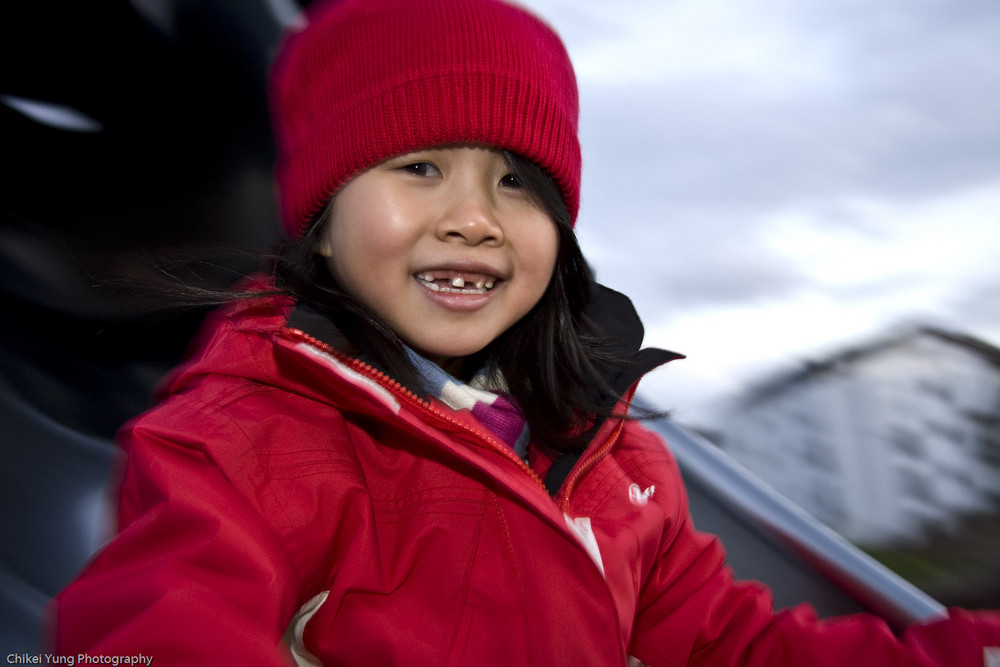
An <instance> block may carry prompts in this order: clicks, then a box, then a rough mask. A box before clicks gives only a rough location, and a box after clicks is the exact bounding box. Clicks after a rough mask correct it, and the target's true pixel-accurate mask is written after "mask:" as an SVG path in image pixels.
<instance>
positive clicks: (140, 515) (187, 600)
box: [51, 419, 298, 666]
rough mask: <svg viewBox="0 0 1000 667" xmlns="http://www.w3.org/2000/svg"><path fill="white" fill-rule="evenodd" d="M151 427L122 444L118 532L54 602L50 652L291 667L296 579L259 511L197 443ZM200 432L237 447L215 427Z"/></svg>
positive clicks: (230, 433)
mask: <svg viewBox="0 0 1000 667" xmlns="http://www.w3.org/2000/svg"><path fill="white" fill-rule="evenodd" d="M158 423H159V424H160V426H159V427H156V426H144V425H143V423H142V422H141V421H140V422H139V424H138V425H136V426H133V427H132V428H131V429H129V430H128V431H126V432H125V433H123V435H122V437H121V440H122V444H123V447H124V449H125V450H126V451H127V453H128V460H127V465H126V472H125V476H124V481H123V486H122V490H121V497H120V507H119V523H120V526H119V528H120V531H119V534H118V536H117V537H116V538H115V539H113V540H112V541H111V542H110V543H109V544H108V545H107V546H106V547H105V548H104V549H103V551H102V552H101V553H100V554H99V555H98V556H97V558H96V559H95V560H94V561H93V562H92V563H91V564H90V565H89V566H88V568H87V569H85V570H84V572H83V573H82V575H81V576H80V577H79V578H78V579H77V580H76V581H75V582H73V583H72V584H71V585H70V586H69V587H68V588H67V589H65V590H64V591H63V592H61V593H60V594H59V595H58V596H57V597H56V600H55V602H54V605H53V608H52V610H51V611H52V612H53V615H54V621H55V627H54V637H53V640H54V648H55V651H56V653H58V654H61V655H73V656H76V655H78V654H89V655H100V656H124V655H132V656H135V655H144V656H150V657H152V658H153V659H154V664H159V665H192V666H196V665H248V666H249V665H260V666H263V665H268V666H272V665H288V664H290V661H291V657H290V653H289V652H288V650H287V648H285V647H284V646H283V643H282V636H283V634H284V631H285V628H286V625H287V623H288V622H289V619H290V618H291V616H292V614H293V613H294V610H295V608H296V606H297V600H296V599H295V598H296V593H295V591H296V590H297V589H298V585H297V582H296V581H295V580H294V577H293V571H294V569H295V568H293V567H292V565H291V563H290V559H289V558H288V556H287V554H286V551H285V549H284V547H283V544H282V542H281V540H280V539H279V536H278V534H277V532H276V530H275V528H274V527H273V526H271V525H270V524H269V523H268V522H266V521H265V520H264V519H263V518H262V517H263V513H262V511H261V508H260V502H261V501H260V500H259V499H255V498H253V497H251V496H248V494H247V493H246V492H245V490H241V489H238V488H237V486H236V485H234V483H233V481H232V479H231V477H232V474H231V473H232V471H226V470H224V468H223V467H220V466H219V465H218V464H217V462H216V461H214V460H212V456H211V455H210V454H209V452H208V451H206V449H205V447H204V446H202V443H199V442H198V441H197V440H196V439H195V438H192V437H191V436H189V435H187V434H185V432H184V431H183V430H181V429H175V428H170V427H168V426H164V424H165V423H169V422H166V421H165V420H163V419H161V420H159V422H158ZM199 432H204V433H210V434H211V435H210V436H207V437H212V438H213V440H214V441H226V440H230V441H235V440H238V439H239V438H240V434H239V433H238V432H237V430H236V429H230V430H225V429H224V428H223V427H222V426H220V423H219V422H217V421H216V422H210V423H205V424H204V429H203V430H201V429H199ZM231 444H232V445H233V447H234V448H236V447H242V448H247V447H249V444H248V443H246V442H245V441H240V442H232V443H231Z"/></svg>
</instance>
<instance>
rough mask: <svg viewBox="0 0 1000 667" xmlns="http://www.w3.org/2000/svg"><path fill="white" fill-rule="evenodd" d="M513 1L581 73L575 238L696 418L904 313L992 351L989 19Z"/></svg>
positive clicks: (995, 207)
mask: <svg viewBox="0 0 1000 667" xmlns="http://www.w3.org/2000/svg"><path fill="white" fill-rule="evenodd" d="M528 4H529V6H532V7H534V8H535V9H536V11H538V12H539V13H541V14H542V16H544V17H546V18H547V19H548V20H549V21H550V22H551V23H552V24H553V25H554V26H555V28H556V29H557V30H558V31H560V32H561V34H563V36H564V38H565V39H566V41H567V44H568V48H569V50H570V54H571V56H572V57H573V58H574V62H575V64H576V66H577V70H578V75H579V78H580V86H581V105H582V117H581V140H582V143H583V150H584V183H583V206H582V212H581V218H580V222H579V224H578V230H579V235H580V237H581V243H582V245H583V246H584V250H585V252H586V253H587V255H588V257H589V258H590V259H591V261H592V262H593V263H594V264H595V266H596V269H597V272H598V275H599V277H600V278H601V279H602V280H604V281H605V282H607V283H608V284H610V285H611V286H612V287H615V288H616V289H620V290H621V291H624V292H625V293H627V294H629V295H630V296H632V297H633V299H634V300H635V301H636V303H637V306H638V307H639V311H640V314H641V315H642V316H643V318H644V319H645V320H646V322H647V329H648V330H649V331H650V338H651V339H655V342H656V343H657V344H663V345H666V346H676V347H681V348H683V349H682V350H681V351H688V352H692V353H693V354H692V358H691V360H689V361H687V362H684V364H686V365H687V367H688V368H692V369H696V368H697V369H700V370H691V371H677V370H673V369H671V370H670V371H669V373H668V374H670V375H672V377H674V378H675V380H676V379H677V378H678V377H680V376H685V374H687V375H688V376H689V377H688V379H689V382H687V384H688V385H689V386H690V387H693V386H694V385H695V384H696V381H697V380H698V378H700V379H701V380H702V381H703V383H704V384H703V385H702V387H701V388H700V389H699V390H697V391H695V390H691V391H689V392H686V395H687V396H690V397H694V398H691V400H692V401H693V402H694V403H701V402H703V401H704V400H707V398H706V397H708V396H709V395H712V394H713V392H722V391H724V390H727V389H728V390H731V389H732V388H733V385H732V381H731V379H732V378H733V377H735V376H739V377H743V376H744V375H745V370H746V368H748V365H747V363H744V362H741V359H743V360H747V359H752V360H754V361H753V362H752V363H750V365H751V366H754V367H756V366H757V365H758V364H764V363H768V362H769V360H770V363H782V361H781V358H780V357H779V356H778V354H777V352H776V349H784V350H792V351H808V350H818V349H821V348H823V347H824V346H827V347H829V346H831V345H835V343H836V342H837V341H846V342H849V341H850V339H851V337H854V336H858V335H868V334H871V333H877V331H878V329H879V328H880V327H883V326H889V325H891V323H893V322H895V321H899V320H901V319H906V318H912V317H924V316H926V317H936V318H941V319H942V320H945V321H946V322H945V323H949V322H950V323H951V325H952V327H951V328H956V329H959V330H962V329H964V328H971V327H975V328H976V331H983V332H995V333H996V335H997V338H996V339H995V340H994V342H1000V312H998V311H1000V307H992V306H989V305H986V304H984V302H985V300H986V299H988V298H992V299H993V301H992V302H990V303H996V301H997V299H996V295H997V291H998V290H1000V287H998V285H1000V275H998V274H997V273H996V271H995V269H993V268H992V267H993V265H994V264H996V257H998V256H1000V239H998V238H997V234H996V233H995V231H994V230H995V229H996V228H997V227H996V225H997V224H998V223H1000V123H998V122H997V118H1000V45H998V43H997V40H996V35H997V34H1000V4H997V3H996V2H993V1H992V0H970V1H968V2H963V3H959V4H956V3H952V2H949V1H948V0H919V1H918V2H913V1H912V0H884V1H883V2H879V3H876V4H874V5H873V4H871V3H866V2H862V1H861V0H847V1H845V2H838V3H829V2H818V1H808V0H804V1H803V0H758V1H756V2H754V3H752V4H750V3H743V2H737V1H736V0H668V1H664V2H652V1H650V0H620V2H616V3H605V2H580V1H579V0H574V1H572V2H571V1H570V0H535V1H534V2H529V3H528ZM734 332H739V333H740V334H741V335H738V336H737V335H733V334H734ZM768 336H770V338H771V339H772V341H773V342H776V343H777V344H776V345H774V346H773V348H775V349H772V346H771V345H770V344H768V342H767V338H768ZM672 341H676V342H672ZM719 346H724V349H719ZM803 353H805V352H803ZM680 384H685V382H684V381H681V382H680Z"/></svg>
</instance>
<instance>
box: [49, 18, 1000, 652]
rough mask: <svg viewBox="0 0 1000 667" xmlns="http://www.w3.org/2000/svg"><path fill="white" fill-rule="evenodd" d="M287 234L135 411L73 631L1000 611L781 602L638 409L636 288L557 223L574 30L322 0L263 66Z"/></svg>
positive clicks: (989, 618)
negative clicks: (110, 531) (728, 555)
mask: <svg viewBox="0 0 1000 667" xmlns="http://www.w3.org/2000/svg"><path fill="white" fill-rule="evenodd" d="M275 116H276V127H277V131H278V137H279V141H280V147H281V162H280V168H279V185H280V193H281V203H282V214H283V221H284V224H285V226H286V230H287V232H288V233H289V235H290V236H291V237H292V238H293V239H295V242H294V243H292V244H291V245H290V246H289V247H288V249H287V250H286V251H285V252H283V253H282V255H281V257H280V258H279V260H278V262H277V263H276V266H275V270H274V272H273V275H272V276H271V277H270V278H268V279H266V280H265V279H260V280H258V281H257V282H255V283H254V284H252V285H251V286H249V288H248V291H247V292H246V294H245V295H244V296H243V297H242V298H240V299H238V300H236V301H235V302H234V303H233V304H232V305H230V306H228V307H226V308H225V309H223V310H222V311H221V312H220V313H218V314H217V316H215V317H214V319H213V320H212V321H211V322H210V324H209V326H208V328H207V330H206V332H205V333H204V335H203V337H202V338H201V340H200V343H199V344H198V346H197V348H196V349H195V350H194V352H193V355H192V358H191V360H190V361H189V362H188V363H187V364H186V365H185V366H184V367H182V368H181V369H179V370H178V371H177V372H176V373H175V374H174V375H173V376H172V378H171V379H170V381H169V382H168V383H167V384H166V385H165V387H164V400H163V402H162V403H161V404H160V405H159V406H158V407H157V408H156V409H154V410H153V411H151V412H150V413H148V414H146V415H145V416H143V417H141V418H139V419H138V420H136V421H135V422H134V423H132V424H131V425H129V426H128V427H127V428H126V429H125V430H124V431H123V433H122V437H121V442H122V445H123V447H124V449H125V451H126V452H127V454H128V465H127V469H126V472H125V477H124V481H123V486H122V490H121V502H120V534H119V535H118V537H117V538H116V539H115V540H114V541H113V542H111V543H110V544H109V545H108V546H107V548H106V549H105V550H104V551H103V553H102V554H101V555H100V556H99V557H98V558H97V559H96V560H95V561H94V562H93V563H92V564H91V565H90V567H89V568H88V569H87V570H86V571H85V572H84V573H83V574H82V576H81V577H80V578H79V580H77V581H76V582H75V583H74V584H73V585H71V586H70V587H69V588H68V589H67V590H66V591H64V592H63V593H62V594H61V595H60V596H59V598H58V599H57V605H56V608H55V614H56V646H57V650H58V651H59V652H61V653H64V654H72V655H79V654H89V655H91V656H97V655H100V656H127V655H140V654H141V655H143V656H152V658H153V661H154V662H155V663H156V664H160V665H165V664H177V665H202V664H203V665H220V664H232V665H241V666H246V665H287V664H294V663H298V664H301V665H318V664H325V665H334V664H337V665H369V664H374V665H387V664H404V665H435V666H437V665H458V664H465V665H529V664H535V665H601V666H606V665H625V664H626V663H628V664H636V663H639V662H641V663H645V664H649V665H663V666H665V667H666V666H670V667H675V666H677V665H687V664H691V665H737V664H739V665H762V666H763V665H767V666H773V665H792V664H810V665H816V666H819V665H831V666H832V665H838V666H840V665H845V664H856V665H861V664H864V665H969V666H972V665H977V666H980V665H982V664H983V661H984V657H983V656H984V646H987V645H990V644H1000V618H998V617H997V616H996V615H990V614H985V613H984V614H982V615H979V616H975V615H971V614H968V613H966V612H959V611H956V612H954V613H953V615H952V617H951V618H950V619H947V620H945V621H942V622H940V623H937V624H934V625H931V626H927V627H920V628H913V629H912V630H911V631H910V632H909V633H908V635H907V636H906V638H905V640H899V639H897V638H895V637H894V636H893V635H892V634H891V633H890V631H889V630H888V629H887V627H886V626H885V625H884V624H882V623H881V621H879V620H878V619H875V618H873V617H865V616H858V617H853V618H848V619H842V620H837V621H834V622H829V623H822V624H821V623H817V622H816V621H815V619H814V617H813V615H812V614H811V612H810V610H809V609H808V608H797V609H793V610H790V611H786V612H783V613H781V614H778V615H774V614H773V612H772V611H771V606H770V600H769V596H768V593H767V592H766V591H765V590H764V589H762V588H761V587H759V586H756V585H752V584H737V583H734V582H733V581H732V580H731V577H730V574H729V572H728V571H727V570H726V569H725V567H724V565H723V558H724V557H723V552H722V550H721V548H720V547H719V546H718V545H717V543H716V541H715V540H713V539H712V538H710V537H707V536H704V535H700V534H698V533H696V532H694V530H693V528H692V526H691V521H690V518H689V516H688V512H687V508H686V504H685V498H684V492H683V490H682V487H681V480H680V477H679V475H678V472H677V468H676V465H675V464H674V461H673V459H672V458H671V456H670V454H669V453H668V451H667V450H666V449H665V447H664V446H663V444H662V443H661V442H660V441H659V440H658V439H657V437H656V436H654V435H652V434H651V433H650V432H648V431H646V430H644V429H643V428H642V427H641V426H639V425H638V424H637V423H636V422H635V421H630V420H629V419H628V418H627V415H626V411H627V409H628V404H629V401H630V399H631V397H632V395H633V392H634V391H635V384H636V382H637V380H638V379H639V377H640V376H641V375H642V374H643V373H645V372H646V371H648V370H650V369H651V368H653V367H655V366H657V365H659V364H661V363H663V362H665V361H667V360H669V359H670V358H672V357H673V356H675V355H671V354H669V353H666V352H662V351H658V350H642V351H640V350H639V349H638V346H639V342H640V341H641V337H642V330H641V326H640V324H639V322H638V321H637V319H636V318H635V314H634V312H633V311H632V309H631V307H630V305H629V304H628V302H627V300H625V299H624V297H621V296H620V295H617V294H615V293H613V292H610V291H608V290H606V289H603V288H600V287H598V286H595V285H593V284H592V281H591V276H590V273H589V270H588V268H587V266H586V264H585V262H584V260H583V258H582V257H581V255H580V251H579V248H578V246H577V243H576V241H575V239H574V236H573V231H572V225H573V222H574V220H575V217H576V213H577V208H578V200H579V183H580V150H579V145H578V143H577V135H576V129H577V128H576V123H577V95H576V84H575V80H574V75H573V71H572V68H571V66H570V63H569V59H568V57H567V55H566V52H565V50H564V48H563V46H562V44H561V43H560V41H559V39H558V38H557V37H556V36H555V35H554V34H553V33H552V32H551V31H550V30H549V29H548V28H547V27H546V26H545V25H543V24H542V23H540V22H539V21H538V20H537V19H535V18H533V17H532V16H530V15H529V14H527V13H525V12H524V11H522V10H520V9H517V8H515V7H512V6H510V5H507V4H504V3H502V2H500V1H499V0H420V1H417V0H380V1H375V0H342V1H341V2H339V3H336V4H326V5H323V6H322V7H319V8H316V9H315V10H314V11H313V12H311V15H310V22H309V26H308V27H307V28H306V29H305V30H304V31H303V32H301V33H300V34H299V35H298V36H296V37H294V38H293V39H292V40H291V41H290V42H289V44H288V46H287V47H286V49H285V51H284V53H283V55H282V56H281V58H280V59H279V62H278V65H277V68H276V73H275Z"/></svg>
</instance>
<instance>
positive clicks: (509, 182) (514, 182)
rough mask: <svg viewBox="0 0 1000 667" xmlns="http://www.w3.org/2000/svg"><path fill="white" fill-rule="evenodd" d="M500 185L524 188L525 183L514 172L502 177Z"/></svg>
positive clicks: (518, 188)
mask: <svg viewBox="0 0 1000 667" xmlns="http://www.w3.org/2000/svg"><path fill="white" fill-rule="evenodd" d="M500 187H502V188H515V189H517V190H523V189H524V184H523V183H522V182H521V179H519V178H518V177H517V176H515V175H514V174H507V175H506V176H504V177H503V178H501V179H500Z"/></svg>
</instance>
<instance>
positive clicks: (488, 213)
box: [437, 188, 503, 246]
mask: <svg viewBox="0 0 1000 667" xmlns="http://www.w3.org/2000/svg"><path fill="white" fill-rule="evenodd" d="M437 235H438V238H439V239H441V240H442V241H459V242H462V243H466V244H468V245H470V246H478V245H501V244H502V243H503V228H502V226H501V224H500V219H499V216H498V212H497V209H496V203H495V202H494V201H493V199H492V197H490V195H489V193H487V192H482V191H479V189H478V188H473V189H463V190H462V191H461V192H456V193H455V194H454V197H453V198H452V200H451V201H450V202H449V204H448V205H447V206H446V210H445V211H444V213H443V214H442V215H441V217H440V218H439V219H438V225H437Z"/></svg>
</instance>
